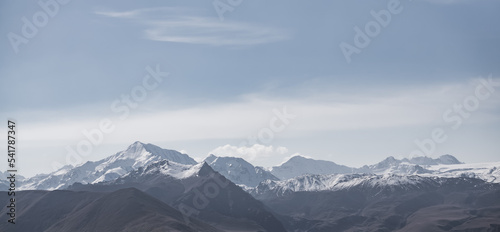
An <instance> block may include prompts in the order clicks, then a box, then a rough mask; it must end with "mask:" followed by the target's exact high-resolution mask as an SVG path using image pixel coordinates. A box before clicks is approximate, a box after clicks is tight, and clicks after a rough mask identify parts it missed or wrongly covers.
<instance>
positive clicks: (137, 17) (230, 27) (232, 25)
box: [94, 7, 291, 46]
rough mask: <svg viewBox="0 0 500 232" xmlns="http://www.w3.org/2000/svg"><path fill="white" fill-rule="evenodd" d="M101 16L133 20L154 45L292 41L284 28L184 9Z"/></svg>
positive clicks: (137, 11) (133, 11)
mask: <svg viewBox="0 0 500 232" xmlns="http://www.w3.org/2000/svg"><path fill="white" fill-rule="evenodd" d="M94 13H95V14H97V15H101V16H106V17H110V18H119V19H123V20H133V21H134V22H136V23H139V24H142V25H144V29H143V36H144V38H146V39H149V40H153V41H163V42H175V43H188V44H202V45H211V46H226V45H229V46H250V45H258V44H266V43H273V42H278V41H283V40H287V39H290V37H291V34H290V33H289V32H288V31H286V30H284V29H280V28H273V27H269V26H263V25H255V24H250V23H243V22H236V21H231V22H228V21H226V22H222V21H220V20H219V19H217V18H215V17H206V16H199V15H197V12H196V11H193V10H189V9H185V8H181V9H177V8H165V7H162V8H146V9H137V10H132V11H122V12H117V11H96V12H94Z"/></svg>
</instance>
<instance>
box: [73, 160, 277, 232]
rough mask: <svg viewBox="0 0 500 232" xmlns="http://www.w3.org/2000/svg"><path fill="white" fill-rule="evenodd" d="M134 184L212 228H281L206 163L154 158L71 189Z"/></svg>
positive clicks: (248, 229)
mask: <svg viewBox="0 0 500 232" xmlns="http://www.w3.org/2000/svg"><path fill="white" fill-rule="evenodd" d="M130 187H134V188H138V189H141V190H142V191H144V192H146V193H148V194H150V195H151V196H153V197H156V198H157V199H160V200H161V201H163V202H165V203H167V204H169V205H171V206H173V207H175V208H176V209H178V210H180V211H181V212H184V213H185V214H186V215H192V216H195V217H196V218H198V219H200V220H202V221H205V222H207V223H209V224H211V225H213V226H214V227H216V228H219V229H222V230H227V231H285V230H284V228H283V226H282V225H281V223H280V222H279V221H278V220H277V219H276V218H275V217H274V216H273V214H272V213H270V212H269V211H268V209H267V208H266V207H265V206H264V205H263V204H262V203H261V202H259V201H257V200H255V199H254V198H253V197H252V196H251V195H250V194H248V193H247V192H245V191H243V190H242V189H241V188H240V187H238V186H236V185H235V184H234V183H232V182H230V181H228V180H227V179H226V178H225V177H224V176H222V175H220V174H219V173H217V172H215V171H214V170H213V169H212V168H211V167H210V166H209V165H208V164H206V163H200V164H197V165H194V166H189V165H180V164H176V163H174V162H168V161H166V160H164V161H158V162H156V163H153V164H151V165H148V166H147V167H144V168H139V169H138V170H135V171H132V172H130V173H129V174H127V175H124V176H123V177H120V178H118V179H116V180H113V181H109V182H103V183H96V184H88V185H82V184H74V185H72V186H70V187H69V189H71V190H74V191H97V192H102V191H115V190H117V189H123V188H130Z"/></svg>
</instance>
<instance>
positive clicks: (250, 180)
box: [204, 155, 278, 187]
mask: <svg viewBox="0 0 500 232" xmlns="http://www.w3.org/2000/svg"><path fill="white" fill-rule="evenodd" d="M204 162H206V163H207V164H208V165H209V166H210V167H212V168H213V169H214V170H215V171H217V172H219V173H220V174H222V175H224V176H225V177H226V178H228V179H229V180H231V181H232V182H233V183H235V184H238V185H245V186H249V187H254V186H257V185H258V184H259V183H260V182H261V181H263V180H268V179H271V180H278V178H276V177H275V176H273V175H272V174H271V173H269V172H268V171H266V170H264V169H263V168H261V167H254V166H253V165H252V164H250V163H248V162H247V161H246V160H244V159H242V158H238V157H217V156H215V155H210V156H208V157H207V158H206V159H205V160H204Z"/></svg>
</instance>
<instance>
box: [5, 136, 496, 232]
mask: <svg viewBox="0 0 500 232" xmlns="http://www.w3.org/2000/svg"><path fill="white" fill-rule="evenodd" d="M0 174H2V175H5V174H6V173H0ZM4 182H5V181H1V182H0V187H2V189H4V187H5V186H6V185H5V184H7V183H4ZM18 182H19V184H18V185H19V186H20V189H21V190H23V191H21V192H19V193H18V194H19V201H21V200H22V201H23V202H24V203H23V204H22V206H20V208H19V209H18V212H19V213H18V214H19V215H22V217H21V216H20V217H19V224H22V226H20V227H18V228H23V229H22V230H21V231H47V232H48V231H273V232H274V231H395V230H400V231H422V230H426V231H448V230H452V229H453V230H456V231H476V230H477V231H496V230H495V229H496V228H500V225H499V224H500V223H497V222H498V221H500V220H499V219H500V213H499V212H500V184H499V183H500V163H485V164H464V163H462V162H460V161H459V160H458V159H456V158H455V157H453V156H451V155H443V156H440V157H438V158H429V157H414V158H411V159H396V158H394V157H388V158H386V159H385V160H383V161H381V162H379V163H376V164H373V165H365V166H363V167H360V168H354V167H348V166H344V165H340V164H336V163H334V162H331V161H324V160H314V159H311V158H306V157H302V156H294V157H292V158H290V159H289V160H287V161H286V162H284V163H282V164H281V165H279V166H275V167H271V168H264V167H257V166H254V165H252V164H251V163H249V162H247V161H245V160H244V159H242V158H238V157H218V156H215V155H209V156H208V157H207V158H206V159H204V160H203V161H202V162H199V163H198V162H196V161H195V160H194V159H192V158H191V157H189V156H188V155H187V154H182V153H180V152H177V151H174V150H168V149H163V148H160V147H158V146H155V145H152V144H145V143H141V142H135V143H133V144H131V145H130V146H128V147H127V148H126V149H125V150H124V151H121V152H118V153H116V154H114V155H111V156H109V157H107V158H105V159H102V160H99V161H91V162H90V161H89V162H86V163H84V164H81V165H78V166H76V167H72V166H65V167H63V168H61V169H60V170H57V171H55V172H53V173H50V174H41V175H37V176H34V177H31V178H19V179H18ZM2 184H3V185H5V186H3V185H2ZM0 196H1V197H0V201H2V202H7V201H8V198H7V197H6V196H7V194H0ZM65 202H67V203H65ZM60 204H62V205H60ZM6 210H7V209H6V208H4V209H3V210H1V211H0V214H1V215H0V218H1V220H2V222H0V231H7V230H9V228H10V227H9V226H11V225H8V224H6V223H5V222H6V221H7V220H6V217H7V215H6ZM115 211H116V212H117V214H116V215H114V216H112V217H109V216H107V215H108V214H109V215H111V214H112V213H111V212H115ZM41 212H44V215H45V216H43V217H38V216H37V215H39V214H40V213H41ZM436 212H444V213H443V214H442V215H441V214H439V215H437V214H436ZM136 213H138V214H140V215H142V216H141V217H134V216H132V214H133V215H135V214H136ZM102 218H107V220H102ZM90 222H92V223H90ZM424 222H425V223H424Z"/></svg>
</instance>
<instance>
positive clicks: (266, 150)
mask: <svg viewBox="0 0 500 232" xmlns="http://www.w3.org/2000/svg"><path fill="white" fill-rule="evenodd" d="M286 153H288V149H287V148H286V147H273V146H265V145H261V144H254V145H252V146H242V147H237V146H232V145H229V144H227V145H224V146H220V147H217V148H215V149H213V150H212V151H210V152H209V154H214V155H216V156H229V157H240V158H243V159H245V160H246V161H254V160H257V159H265V158H269V157H270V156H282V155H284V154H286Z"/></svg>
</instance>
